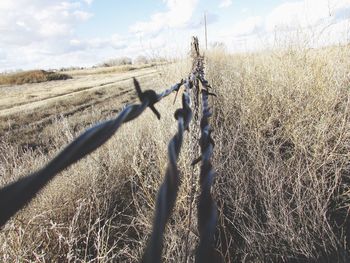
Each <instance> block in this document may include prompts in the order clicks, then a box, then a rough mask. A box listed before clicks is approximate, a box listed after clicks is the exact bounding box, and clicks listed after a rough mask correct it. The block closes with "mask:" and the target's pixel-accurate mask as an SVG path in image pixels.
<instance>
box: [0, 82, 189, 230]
mask: <svg viewBox="0 0 350 263" xmlns="http://www.w3.org/2000/svg"><path fill="white" fill-rule="evenodd" d="M182 84H183V81H181V82H180V83H177V84H175V85H174V86H172V87H171V88H169V89H167V90H165V91H164V92H162V93H160V94H157V93H156V92H155V91H153V90H146V91H144V92H142V91H141V88H140V85H139V83H138V81H137V80H136V79H135V78H134V85H135V89H136V92H137V95H138V97H139V99H140V101H141V104H133V105H128V106H127V107H125V108H124V109H123V110H122V111H121V112H120V113H119V114H118V116H117V117H116V118H115V119H112V120H108V121H105V122H102V123H99V124H97V125H96V126H93V127H91V128H89V129H87V130H86V131H85V132H83V133H82V134H81V135H80V136H79V137H77V138H76V139H75V140H74V141H72V142H71V143H70V144H69V145H68V146H66V147H65V148H64V149H63V150H62V151H61V152H60V153H59V154H58V155H57V156H56V157H54V158H53V159H52V160H51V161H50V162H49V163H48V164H47V165H46V166H45V167H43V168H41V169H40V170H38V171H36V172H34V173H32V174H30V175H27V176H25V177H22V178H20V179H18V180H17V181H15V182H13V183H10V184H8V185H6V186H4V187H3V188H1V189H0V227H1V226H3V225H4V224H5V223H6V222H7V221H8V220H9V219H10V217H12V216H13V215H14V214H15V213H16V212H17V211H19V210H20V209H21V208H23V207H24V206H25V205H26V204H27V203H28V202H29V201H30V200H32V199H33V198H34V197H35V195H36V194H37V193H38V192H39V191H40V190H41V189H42V188H43V187H44V186H45V185H46V184H47V183H48V182H49V181H50V180H51V179H52V178H53V177H54V176H55V175H56V174H58V173H59V172H61V171H62V170H64V169H65V168H67V167H69V166H70V165H72V164H73V163H75V162H77V161H79V160H80V159H81V158H83V157H84V156H86V155H88V154H89V153H91V152H92V151H94V150H95V149H97V148H98V147H100V146H101V145H102V144H104V143H105V142H106V141H107V140H108V139H109V138H110V137H111V136H112V135H113V134H114V133H115V132H116V131H117V130H118V129H119V127H120V126H121V125H122V124H123V123H126V122H129V121H131V120H133V119H135V118H137V117H138V116H140V115H141V113H142V112H143V111H144V110H145V109H146V108H147V107H149V108H150V109H151V110H152V111H153V112H154V114H155V115H156V116H157V118H158V119H159V118H160V114H159V112H158V111H157V110H156V109H155V107H154V104H156V103H157V102H159V101H160V100H161V99H162V98H164V97H166V96H168V95H169V94H171V93H172V92H173V91H178V90H179V88H180V87H181V85H182Z"/></svg>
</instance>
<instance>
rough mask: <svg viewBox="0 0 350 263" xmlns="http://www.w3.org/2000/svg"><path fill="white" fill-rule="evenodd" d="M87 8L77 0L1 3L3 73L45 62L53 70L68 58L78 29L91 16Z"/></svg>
mask: <svg viewBox="0 0 350 263" xmlns="http://www.w3.org/2000/svg"><path fill="white" fill-rule="evenodd" d="M85 8H86V5H85ZM85 8H84V5H83V4H82V2H81V1H80V2H79V1H78V0H16V1H13V0H1V1H0V17H1V19H0V36H1V37H0V49H3V50H6V58H2V59H1V61H2V63H1V65H0V70H6V69H8V68H25V67H26V66H27V67H30V65H32V67H36V66H37V65H38V63H40V64H42V63H41V62H42V61H46V62H48V63H49V64H48V66H51V65H52V64H53V61H55V60H57V57H63V56H64V55H66V54H69V53H70V52H71V51H72V50H73V47H74V45H72V43H70V39H73V38H74V36H75V28H76V27H77V26H78V25H79V24H80V23H83V22H85V21H86V20H88V19H89V18H91V16H92V14H91V13H89V12H88V11H87V10H86V9H85ZM46 57H47V58H46Z"/></svg>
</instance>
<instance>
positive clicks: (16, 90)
mask: <svg viewBox="0 0 350 263" xmlns="http://www.w3.org/2000/svg"><path fill="white" fill-rule="evenodd" d="M82 72H83V71H81V70H79V71H76V72H74V71H72V72H70V74H71V75H72V76H73V79H70V80H61V81H51V82H45V83H36V84H24V85H19V86H2V87H0V140H4V138H6V141H7V142H10V143H11V144H16V145H21V147H24V148H36V147H38V146H40V145H43V144H47V142H48V141H47V140H49V139H48V138H49V137H50V136H49V135H50V134H47V133H48V132H46V134H43V132H44V131H45V129H46V128H47V126H49V125H50V124H52V122H53V121H54V120H56V119H57V118H61V117H72V118H70V119H71V120H72V121H73V122H74V126H75V130H80V129H81V128H82V127H85V126H86V125H89V124H92V122H93V121H96V122H98V121H101V120H103V119H106V118H107V117H109V116H110V115H112V114H115V113H116V112H118V111H119V110H120V108H121V107H122V106H123V105H125V104H127V103H131V102H134V101H135V99H136V96H135V93H134V88H133V84H132V77H136V78H137V79H138V80H140V81H141V83H142V84H143V86H144V87H145V88H146V87H147V86H149V85H151V82H152V79H154V77H155V76H156V74H157V69H156V68H155V67H147V68H141V69H135V70H130V71H126V72H103V71H102V72H101V71H96V72H93V71H91V70H90V71H88V72H87V73H89V74H82ZM83 73H84V72H83ZM96 107H98V108H99V110H101V114H99V115H98V117H99V118H100V119H99V120H98V119H96V120H95V119H91V118H90V117H91V116H89V117H87V115H91V114H89V112H90V113H91V110H93V109H96ZM85 120H86V121H85ZM43 135H45V136H43ZM44 138H45V141H46V142H45V143H44V142H43V140H44Z"/></svg>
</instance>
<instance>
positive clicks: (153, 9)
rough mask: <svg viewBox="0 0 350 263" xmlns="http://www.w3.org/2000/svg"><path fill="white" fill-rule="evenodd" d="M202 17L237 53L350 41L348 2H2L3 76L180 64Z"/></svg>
mask: <svg viewBox="0 0 350 263" xmlns="http://www.w3.org/2000/svg"><path fill="white" fill-rule="evenodd" d="M204 13H206V14H207V23H208V42H209V46H210V45H213V44H214V43H216V42H222V43H224V44H225V45H226V47H227V48H228V49H229V50H230V51H232V52H242V51H249V50H256V49H263V48H271V47H282V46H284V45H286V44H290V43H294V44H296V43H303V44H305V45H308V46H319V45H327V44H334V43H335V44H336V43H345V42H347V41H349V39H350V0H299V1H298V0H295V1H293V0H266V1H261V0H240V1H239V0H148V1H140V0H127V1H125V0H0V71H8V70H16V69H30V68H44V69H47V68H58V67H68V66H91V65H94V64H97V63H99V62H101V61H104V60H107V59H109V58H113V57H118V56H129V57H136V56H138V55H146V56H183V55H185V54H186V51H187V50H188V49H189V46H188V45H189V42H190V38H191V36H192V35H198V36H199V38H200V40H201V41H203V38H204V29H203V14H204ZM202 43H203V42H202Z"/></svg>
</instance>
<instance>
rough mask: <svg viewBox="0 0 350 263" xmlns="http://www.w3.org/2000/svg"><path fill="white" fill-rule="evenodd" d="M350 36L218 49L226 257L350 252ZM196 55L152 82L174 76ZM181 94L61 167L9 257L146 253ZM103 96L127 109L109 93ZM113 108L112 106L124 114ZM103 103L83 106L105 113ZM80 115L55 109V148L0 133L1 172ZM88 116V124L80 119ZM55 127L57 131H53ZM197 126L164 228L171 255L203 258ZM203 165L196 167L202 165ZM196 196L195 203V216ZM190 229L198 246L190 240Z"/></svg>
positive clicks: (221, 233) (170, 258) (34, 164)
mask: <svg viewBox="0 0 350 263" xmlns="http://www.w3.org/2000/svg"><path fill="white" fill-rule="evenodd" d="M349 55H350V48H349V47H336V48H328V49H323V50H288V51H278V52H277V51H276V52H264V53H256V54H244V55H229V54H227V53H225V52H223V51H220V50H216V51H212V52H209V53H208V54H206V56H207V61H206V66H207V68H206V72H207V79H208V80H209V82H210V83H211V84H212V86H213V87H214V91H215V92H216V93H217V94H218V98H216V99H211V101H210V103H212V104H213V111H214V116H213V117H212V118H211V123H212V126H213V128H214V133H213V135H214V140H215V142H216V147H215V152H214V160H213V164H214V167H215V169H216V171H217V176H216V181H215V187H214V190H213V194H214V195H215V199H216V200H217V203H218V206H219V215H220V217H219V224H218V245H217V249H218V250H219V251H220V252H221V253H222V254H223V256H224V258H225V262H327V261H328V262H346V259H348V255H349V247H348V243H349V237H350V234H349V229H350V228H349V218H348V211H349V207H350V206H349V205H350V203H349V200H350V199H349V198H350V196H349V187H348V185H349V169H350V165H349V163H350V162H349V157H350V156H349V147H350V134H349V128H350V127H349V124H350V122H349V86H350V83H349V73H350V62H349V60H348V59H346V58H348V57H349ZM189 70H190V63H189V62H188V61H187V62H183V64H182V65H175V64H173V65H168V66H164V67H162V68H161V69H160V71H161V76H160V78H154V80H153V82H145V83H141V84H143V85H141V86H143V87H144V89H147V88H156V89H158V88H164V87H166V86H168V85H170V84H174V83H175V82H177V81H178V80H179V79H181V78H182V77H184V76H186V75H187V73H188V72H189ZM172 102H173V97H172V96H170V97H168V98H166V99H165V100H164V101H162V102H161V103H159V104H157V108H158V109H159V111H160V112H161V114H162V119H161V120H160V121H157V120H156V118H155V116H154V115H152V114H151V113H150V111H149V110H147V112H146V113H145V114H144V115H142V117H140V118H139V119H137V120H135V121H133V122H132V123H130V124H127V125H125V126H123V127H122V128H121V130H120V131H119V132H118V134H117V135H115V136H114V137H113V138H112V139H111V140H110V141H109V142H108V143H106V145H104V146H102V147H101V148H100V149H99V150H97V151H96V152H94V153H93V154H91V155H90V156H88V157H86V158H84V159H83V160H82V161H80V162H79V163H77V164H75V165H73V166H72V167H71V168H69V169H68V170H66V171H64V172H62V173H61V174H60V175H59V176H58V177H57V178H56V179H55V180H54V181H53V182H51V183H50V184H49V185H48V187H46V188H45V189H44V191H42V192H41V194H40V195H39V196H38V197H37V198H36V199H35V200H34V201H33V202H31V204H30V205H29V206H28V207H27V208H26V209H25V210H23V211H21V212H20V213H19V214H18V215H17V216H16V217H15V218H13V219H12V220H11V221H10V222H9V223H8V224H7V225H6V226H5V228H4V229H3V230H2V231H1V232H0V240H1V241H0V242H1V244H2V246H1V248H0V256H1V259H2V261H4V262H11V261H18V262H55V261H60V262H138V260H139V259H140V257H141V255H142V251H143V248H144V246H145V244H146V240H147V237H148V235H149V233H150V231H151V224H152V216H153V211H154V206H155V196H156V192H157V190H158V186H159V184H160V183H161V181H162V178H163V174H164V171H165V168H166V163H167V160H166V150H167V143H168V141H169V139H170V138H171V136H172V135H173V134H174V133H175V131H176V121H175V120H174V118H173V112H174V110H175V109H176V108H177V107H178V106H179V101H178V102H177V103H176V104H175V105H173V104H172ZM104 107H105V108H109V109H114V108H115V107H116V105H115V104H113V102H112V101H109V102H108V103H107V104H106V105H104ZM112 114H113V112H110V115H108V116H112ZM101 115H103V114H102V109H101V108H100V106H97V107H94V108H92V109H90V110H88V111H86V112H85V114H84V119H85V120H89V119H90V120H96V119H99V116H101ZM80 121H81V117H79V118H76V117H74V116H68V117H63V118H57V119H56V120H55V121H54V122H53V123H52V124H51V125H50V126H48V127H47V128H46V130H45V133H43V134H42V136H47V135H49V134H50V135H51V137H50V138H51V139H50V142H49V143H48V144H47V145H45V147H46V150H45V151H42V150H41V148H40V147H38V148H37V149H36V150H34V151H31V150H29V151H23V150H20V149H19V148H18V147H16V145H15V144H13V143H9V142H7V141H6V138H3V141H2V143H1V145H0V148H1V151H0V152H1V156H0V160H1V163H0V174H1V177H0V182H1V184H5V183H7V182H10V181H12V180H15V178H18V177H19V176H22V175H25V174H27V173H29V172H31V171H34V170H35V169H37V168H39V167H41V166H42V165H43V164H44V163H46V162H47V161H48V160H49V158H50V157H52V156H53V155H54V154H55V153H56V152H57V151H58V150H59V149H60V148H61V147H62V145H64V144H66V143H67V142H69V141H71V140H72V139H73V138H74V137H75V136H76V135H77V133H78V132H79V131H77V130H76V129H75V127H76V126H75V125H76V124H77V123H79V122H80ZM81 128H83V127H81ZM52 135H53V136H52ZM196 136H198V134H197V130H196V129H195V128H194V127H192V129H191V132H190V133H186V135H185V137H186V140H185V142H184V147H183V150H182V153H181V157H180V160H179V168H180V170H181V176H182V186H181V188H180V193H179V195H178V199H177V203H176V207H175V211H174V213H173V216H172V218H171V220H170V223H169V224H168V226H167V228H166V235H165V238H164V251H163V256H164V262H184V260H185V257H186V254H187V253H188V254H189V259H188V260H189V262H193V259H194V251H195V247H196V243H197V242H198V232H197V229H196V227H197V224H196V211H195V210H196V209H195V207H196V200H195V198H194V199H191V195H190V194H189V193H190V192H191V191H192V190H193V191H195V193H196V194H195V196H196V195H197V194H198V184H197V183H195V185H193V182H192V180H194V182H197V179H198V167H195V168H194V170H192V169H191V167H190V162H191V161H192V160H193V159H194V158H195V157H197V153H196V151H195V149H196V147H195V145H196V143H195V142H193V140H192V139H193V138H194V137H196ZM193 176H194V177H193ZM189 206H192V207H193V209H194V211H193V213H192V216H191V220H190V222H191V223H190V224H188V219H189ZM187 234H188V235H189V242H188V244H187V245H186V242H185V239H186V236H187Z"/></svg>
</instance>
